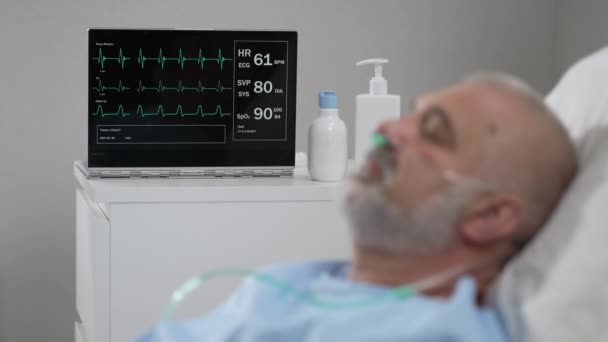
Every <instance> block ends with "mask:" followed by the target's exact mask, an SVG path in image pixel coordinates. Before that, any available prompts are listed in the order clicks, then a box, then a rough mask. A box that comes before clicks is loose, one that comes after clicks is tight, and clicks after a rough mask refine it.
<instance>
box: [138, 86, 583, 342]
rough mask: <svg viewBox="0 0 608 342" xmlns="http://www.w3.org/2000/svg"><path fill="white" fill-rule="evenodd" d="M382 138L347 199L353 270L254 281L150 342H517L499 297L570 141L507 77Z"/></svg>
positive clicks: (450, 93) (567, 174)
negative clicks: (495, 298)
mask: <svg viewBox="0 0 608 342" xmlns="http://www.w3.org/2000/svg"><path fill="white" fill-rule="evenodd" d="M378 133H379V135H378V136H377V137H376V138H377V140H378V143H379V144H378V147H377V148H376V149H375V150H373V151H372V152H371V153H370V155H369V158H368V161H367V164H366V165H365V166H364V167H363V168H362V170H360V171H359V172H358V174H356V175H355V176H354V177H353V178H352V179H351V186H350V188H349V191H348V193H347V195H346V199H345V208H346V213H347V217H348V219H349V221H350V224H351V229H352V235H353V246H354V248H353V249H354V252H353V260H352V261H351V262H308V263H298V264H287V265H280V266H274V267H270V268H267V269H265V270H262V271H260V272H261V274H264V275H265V276H267V277H268V278H270V279H274V280H275V281H280V282H282V283H285V284H291V286H292V287H293V289H297V291H290V290H289V289H285V288H283V289H277V288H273V287H271V286H267V284H265V283H260V282H258V281H256V280H255V278H253V279H249V280H248V281H247V282H246V283H245V284H244V285H243V287H242V288H241V289H240V290H239V291H238V292H237V293H235V294H234V295H233V296H232V298H231V299H230V300H229V301H228V302H227V303H225V304H224V305H222V306H221V307H220V308H218V309H217V310H216V311H214V312H212V313H211V314H209V315H208V316H207V317H204V318H202V319H199V320H193V321H188V322H180V323H174V322H171V323H166V324H162V325H160V326H158V327H156V328H155V329H153V330H152V331H150V332H149V333H148V334H147V335H146V336H144V337H142V339H141V341H154V340H159V341H195V340H196V341H263V342H267V341H505V340H506V338H505V335H504V333H503V331H502V328H501V324H500V322H499V320H498V319H497V317H496V314H495V312H494V311H493V310H492V309H491V308H490V307H488V306H486V303H485V298H486V292H487V289H488V287H489V285H490V284H491V283H492V281H493V280H494V279H495V278H496V276H497V275H498V274H499V272H500V270H501V268H502V266H503V265H504V264H505V262H506V261H508V260H509V258H511V257H512V256H513V255H515V254H516V253H517V252H518V251H519V250H520V249H521V248H522V246H523V245H524V244H525V243H526V242H527V241H529V240H530V239H531V238H532V237H533V236H534V234H535V233H536V232H537V231H538V230H539V229H540V228H541V227H542V225H543V223H544V222H545V221H546V219H547V218H548V217H549V215H550V214H551V212H552V210H553V209H554V208H555V206H556V204H557V203H558V201H559V199H560V197H561V195H562V193H563V192H564V190H565V189H566V188H567V187H568V185H569V183H570V182H571V180H572V179H573V178H574V176H575V174H576V170H577V161H576V155H575V152H574V148H573V146H572V143H571V141H570V140H569V137H568V135H567V133H566V132H565V130H564V129H563V127H562V126H561V125H560V123H559V122H558V121H557V119H556V118H555V117H554V115H553V114H552V113H551V112H550V110H549V109H548V108H547V107H546V106H545V104H544V102H543V100H542V98H541V97H539V96H538V95H537V94H536V93H535V92H534V91H533V90H531V89H530V88H529V87H528V86H526V85H525V84H524V83H523V82H521V81H519V80H517V79H515V78H513V77H510V76H506V75H499V74H485V75H478V76H475V77H472V78H469V79H467V80H465V81H463V82H461V83H459V84H456V85H455V86H452V87H449V88H447V89H444V90H441V91H438V92H435V93H432V94H428V95H426V96H423V97H421V98H420V99H418V100H417V101H416V103H415V104H414V106H413V108H412V110H411V113H409V114H408V115H405V116H404V117H403V118H402V119H399V120H395V121H391V122H386V123H384V124H383V125H382V126H381V127H379V129H378ZM268 278H267V279H268ZM404 284H407V287H400V286H402V285H404ZM396 287H397V288H398V290H394V288H396ZM412 291H413V293H412ZM294 294H295V295H294Z"/></svg>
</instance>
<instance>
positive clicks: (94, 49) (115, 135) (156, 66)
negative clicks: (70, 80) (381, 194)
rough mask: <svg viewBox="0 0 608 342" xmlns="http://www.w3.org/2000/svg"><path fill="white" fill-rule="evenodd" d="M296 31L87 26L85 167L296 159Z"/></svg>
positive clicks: (253, 164) (211, 164)
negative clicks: (102, 27)
mask: <svg viewBox="0 0 608 342" xmlns="http://www.w3.org/2000/svg"><path fill="white" fill-rule="evenodd" d="M296 57H297V33H296V32H287V31H277V32H274V31H200V30H106V29H90V30H89V59H88V62H89V84H88V87H89V89H88V90H89V106H88V118H89V120H88V122H89V167H264V166H266V167H268V166H275V167H279V166H293V165H294V149H295V122H296V117H295V114H296V113H295V111H296V101H295V100H296V96H295V94H296Z"/></svg>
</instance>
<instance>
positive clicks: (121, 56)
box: [91, 48, 131, 69]
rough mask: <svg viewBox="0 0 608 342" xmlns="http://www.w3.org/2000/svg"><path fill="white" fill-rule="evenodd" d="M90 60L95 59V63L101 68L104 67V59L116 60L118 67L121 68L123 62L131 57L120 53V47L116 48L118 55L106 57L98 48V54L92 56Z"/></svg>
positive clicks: (123, 64) (123, 65) (123, 66)
mask: <svg viewBox="0 0 608 342" xmlns="http://www.w3.org/2000/svg"><path fill="white" fill-rule="evenodd" d="M91 59H92V60H96V61H97V64H99V65H100V66H101V68H102V69H103V68H105V65H106V61H116V62H118V64H120V67H121V68H122V69H124V68H125V62H126V61H128V60H131V58H129V57H126V56H125V55H124V54H123V53H122V48H120V49H118V56H117V57H107V56H104V55H103V52H102V49H101V48H99V54H98V55H97V57H93V58H91Z"/></svg>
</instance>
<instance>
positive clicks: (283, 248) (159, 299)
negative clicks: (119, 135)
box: [74, 165, 350, 342]
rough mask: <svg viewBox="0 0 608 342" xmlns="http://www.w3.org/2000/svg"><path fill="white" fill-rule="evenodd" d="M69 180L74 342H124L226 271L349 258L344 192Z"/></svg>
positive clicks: (198, 310) (209, 289) (263, 182)
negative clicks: (190, 287) (203, 278)
mask: <svg viewBox="0 0 608 342" xmlns="http://www.w3.org/2000/svg"><path fill="white" fill-rule="evenodd" d="M74 175H75V177H76V184H77V191H76V308H77V311H78V313H79V317H80V322H76V332H75V335H76V340H77V341H83V342H108V341H115V342H124V341H131V340H132V339H133V338H135V337H136V336H137V335H139V334H141V333H142V332H143V331H144V330H146V329H147V328H149V327H150V326H152V325H153V324H155V323H156V322H157V321H158V320H159V319H160V316H161V315H162V313H163V311H164V308H165V306H166V305H167V303H168V300H169V295H170V294H171V292H172V291H173V290H174V289H175V288H176V287H177V286H179V285H180V284H181V283H183V282H184V281H185V280H187V279H189V278H190V277H192V276H194V275H195V274H198V273H201V272H204V271H208V270H210V269H215V268H218V267H225V266H239V267H247V268H255V267H259V266H261V265H265V264H268V263H275V262H282V261H291V260H302V259H326V258H331V259H335V258H341V259H343V258H347V257H348V255H349V250H350V239H349V235H348V230H347V226H346V222H345V220H344V219H343V217H342V214H341V209H340V206H339V202H338V199H339V198H340V196H341V194H342V183H320V182H313V181H311V180H310V178H309V176H308V174H307V172H306V170H305V169H296V172H295V176H294V178H293V179H291V178H273V179H271V178H259V179H251V178H249V179H187V180H186V179H184V180H175V179H150V180H87V179H86V178H85V176H84V175H83V174H82V173H81V171H80V170H79V169H78V167H76V165H75V167H74ZM238 283H239V280H238V279H230V280H227V281H218V282H216V283H210V284H209V285H205V286H204V287H203V288H201V289H199V290H198V291H197V292H196V293H194V294H193V295H192V296H191V297H189V298H188V299H187V300H186V301H185V303H184V304H183V306H182V307H180V308H179V310H178V314H177V317H178V318H180V317H182V318H184V317H194V316H201V315H203V314H204V313H205V312H206V311H208V310H209V309H210V308H212V307H213V306H215V305H217V304H219V303H221V302H222V301H223V299H225V298H226V296H227V295H228V294H229V293H230V292H231V291H233V290H234V288H235V287H236V285H238Z"/></svg>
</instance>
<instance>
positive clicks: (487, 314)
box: [137, 262, 507, 342]
mask: <svg viewBox="0 0 608 342" xmlns="http://www.w3.org/2000/svg"><path fill="white" fill-rule="evenodd" d="M348 267H349V265H348V264H347V263H345V262H303V263H290V264H283V265H279V266H273V267H269V268H266V269H263V270H262V271H261V272H263V273H265V274H270V275H272V276H273V277H275V278H277V279H280V280H282V281H284V282H287V283H289V284H293V285H294V286H297V287H298V288H299V289H301V290H304V291H311V292H312V293H314V294H315V295H316V296H318V297H321V298H323V299H324V300H329V301H333V302H348V301H351V302H352V301H353V300H357V299H362V298H370V296H377V295H379V294H381V293H384V292H386V291H388V289H387V288H385V287H379V286H374V285H370V284H364V283H356V282H353V281H350V280H348V279H347V277H346V275H347V270H348ZM506 340H507V339H506V337H505V334H504V332H503V329H502V327H501V324H500V322H499V320H498V318H497V315H496V313H495V312H494V311H493V310H492V309H490V308H480V307H478V306H477V305H476V288H475V283H474V281H473V280H472V279H471V278H470V277H468V276H465V277H462V278H461V279H459V281H458V283H457V285H456V290H455V292H454V294H453V295H452V297H451V298H448V299H439V298H431V297H427V296H422V295H414V296H411V297H408V298H406V299H401V300H389V301H383V302H381V303H380V304H377V305H372V306H367V307H356V308H349V309H337V310H335V309H334V310H323V309H320V308H318V307H314V306H310V305H307V304H304V303H302V302H300V301H298V300H297V299H296V298H295V297H294V296H293V295H291V294H288V293H285V291H280V290H277V289H274V288H272V287H269V286H268V285H266V284H264V283H259V282H257V281H255V280H252V279H248V280H246V281H245V282H244V284H243V285H242V286H241V288H240V289H239V290H238V291H237V292H236V293H235V294H234V295H232V296H231V297H230V299H229V300H228V301H227V302H226V303H225V304H223V305H221V306H220V307H219V308H217V309H216V310H214V311H212V312H211V313H209V314H208V315H206V316H205V317H202V318H199V319H193V320H187V321H171V322H163V323H160V324H159V325H157V326H156V327H154V328H153V329H151V330H150V331H148V332H147V333H146V334H144V335H143V336H142V337H140V338H139V339H138V340H137V341H138V342H192V341H197V342H199V341H213V342H237V341H239V342H241V341H247V342H274V341H289V342H291V341H307V342H328V341H331V342H333V341H348V342H363V341H365V342H389V341H399V342H406V341H416V342H431V341H445V342H447V341H450V342H457V341H467V342H476V341H480V342H495V341H496V342H505V341H506Z"/></svg>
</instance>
